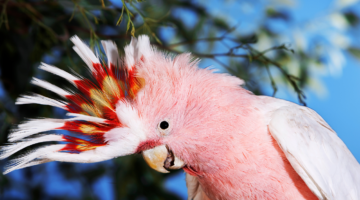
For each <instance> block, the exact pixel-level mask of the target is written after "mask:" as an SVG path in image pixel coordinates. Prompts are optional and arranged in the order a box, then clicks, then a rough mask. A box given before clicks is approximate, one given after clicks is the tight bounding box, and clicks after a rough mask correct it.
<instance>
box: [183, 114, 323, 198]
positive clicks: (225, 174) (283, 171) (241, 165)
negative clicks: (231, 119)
mask: <svg viewBox="0 0 360 200" xmlns="http://www.w3.org/2000/svg"><path fill="white" fill-rule="evenodd" d="M240 117H241V118H242V117H243V116H240ZM263 119H264V116H262V113H261V112H260V111H256V109H255V110H252V112H251V114H250V113H249V114H248V115H247V118H246V119H245V118H242V119H239V120H242V122H243V124H240V125H239V127H240V128H238V129H234V130H233V131H232V132H230V131H229V132H227V133H226V135H224V138H227V141H226V142H225V143H226V145H227V148H226V149H227V152H225V153H223V154H222V155H216V156H214V157H212V160H208V161H207V162H208V163H206V164H209V163H220V162H221V163H226V165H224V164H223V165H222V166H216V167H214V168H215V169H216V170H210V171H206V170H205V171H195V172H196V173H195V174H193V175H195V176H197V177H198V180H199V182H200V184H201V186H202V188H203V190H204V191H205V193H206V194H207V195H208V196H209V197H210V199H298V200H300V199H307V200H309V199H314V200H315V199H317V198H316V196H315V195H314V194H313V193H312V192H311V191H310V190H309V188H308V187H307V186H306V184H305V183H304V181H303V180H302V179H301V177H300V176H299V175H298V174H297V173H296V172H295V170H294V169H293V168H292V166H291V165H290V163H289V161H288V160H287V158H286V157H285V155H284V153H283V152H282V150H281V149H280V148H279V146H278V144H277V142H276V141H275V140H274V138H273V137H272V136H271V134H270V133H269V131H268V127H267V124H266V122H265V121H266V120H263ZM214 142H219V141H214ZM229 147H231V148H229ZM204 169H206V168H204ZM186 171H187V172H189V173H190V174H191V171H189V170H186Z"/></svg>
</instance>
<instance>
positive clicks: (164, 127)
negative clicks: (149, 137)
mask: <svg viewBox="0 0 360 200" xmlns="http://www.w3.org/2000/svg"><path fill="white" fill-rule="evenodd" d="M159 126H160V128H161V129H162V130H166V129H167V128H169V123H168V122H167V121H162V122H160V125H159Z"/></svg>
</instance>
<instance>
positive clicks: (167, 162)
mask: <svg viewBox="0 0 360 200" xmlns="http://www.w3.org/2000/svg"><path fill="white" fill-rule="evenodd" d="M142 155H143V157H144V160H145V161H146V163H147V164H148V165H149V166H150V167H151V168H153V169H154V170H156V171H158V172H162V173H169V171H168V170H174V169H180V168H182V167H184V165H185V163H184V161H182V160H181V159H180V158H178V157H176V156H175V155H174V153H173V152H172V151H171V150H170V149H169V148H168V147H167V146H166V145H161V146H157V147H154V148H152V149H148V150H145V151H143V152H142Z"/></svg>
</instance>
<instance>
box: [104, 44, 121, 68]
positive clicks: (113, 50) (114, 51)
mask: <svg viewBox="0 0 360 200" xmlns="http://www.w3.org/2000/svg"><path fill="white" fill-rule="evenodd" d="M101 44H102V46H103V48H104V51H105V54H106V57H107V60H108V67H110V63H112V64H113V65H115V66H119V64H120V56H119V52H118V48H117V46H116V44H115V42H114V41H111V40H103V41H101Z"/></svg>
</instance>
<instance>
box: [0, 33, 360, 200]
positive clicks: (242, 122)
mask: <svg viewBox="0 0 360 200" xmlns="http://www.w3.org/2000/svg"><path fill="white" fill-rule="evenodd" d="M72 40H73V42H74V44H75V47H74V50H75V51H76V52H77V53H78V54H79V55H80V57H81V58H82V59H83V60H84V61H85V63H86V64H87V65H88V67H89V69H90V70H91V72H92V76H93V80H89V79H84V78H81V77H75V76H73V75H71V74H69V73H67V72H64V71H62V70H60V69H58V68H55V67H52V66H48V65H45V64H44V65H43V66H42V67H41V68H42V69H44V70H46V71H49V72H51V73H54V74H56V75H59V76H61V77H63V78H65V79H67V80H69V81H70V82H71V83H73V84H74V86H75V87H77V89H78V90H79V93H72V92H68V91H65V90H62V89H60V88H57V87H56V86H53V85H51V84H49V83H47V82H41V81H40V80H37V79H35V80H34V81H33V82H34V83H35V84H37V85H39V86H42V87H44V88H46V89H48V90H51V91H53V92H55V93H58V94H59V95H60V96H62V97H63V98H64V99H65V100H66V101H67V102H63V101H55V100H52V99H48V98H45V97H43V96H38V95H33V96H23V97H21V98H20V99H19V100H18V103H19V104H26V103H38V104H45V105H52V106H57V107H60V108H63V109H65V110H67V111H68V112H69V113H72V116H75V118H71V119H66V120H60V119H40V120H39V119H37V120H32V121H29V122H26V123H24V124H21V125H19V128H18V129H16V130H14V132H13V133H12V134H11V135H10V141H12V142H14V141H19V140H20V141H21V142H18V143H14V144H12V145H9V146H6V147H5V148H4V149H3V150H2V155H1V156H0V158H5V157H8V156H10V155H11V154H13V153H15V152H17V151H19V150H21V149H22V148H25V147H27V146H29V145H32V144H35V143H39V142H47V141H60V142H66V144H57V145H50V146H47V147H44V148H40V149H37V150H36V151H34V152H31V153H29V154H26V155H25V156H23V157H21V158H19V159H16V160H15V161H14V162H13V163H12V164H10V166H9V168H8V170H7V171H6V173H8V172H10V171H13V170H16V169H20V168H23V167H28V166H32V165H36V164H40V163H45V162H49V161H66V162H99V161H102V160H108V159H111V158H114V157H117V156H123V155H128V154H133V153H142V154H143V156H144V159H145V161H146V162H147V163H148V164H149V166H150V167H152V168H154V169H156V170H157V171H160V172H168V170H170V169H179V168H183V169H184V171H185V172H186V173H187V178H186V179H187V184H188V193H189V199H194V200H206V199H212V200H218V199H219V200H220V199H259V200H260V199H261V200H266V199H269V200H270V199H284V200H285V199H294V200H302V199H306V200H312V199H324V200H325V199H328V200H333V199H353V200H355V199H360V166H359V164H358V162H357V161H356V159H355V158H354V157H353V155H352V154H351V153H350V151H349V150H348V149H347V148H346V146H345V144H344V143H343V142H342V141H341V140H340V139H339V138H338V136H337V135H336V133H335V132H334V131H333V130H332V129H331V128H330V127H329V125H328V124H326V122H325V121H324V120H323V119H322V118H321V117H320V116H319V115H317V114H316V113H315V112H314V111H312V110H311V109H309V108H306V107H302V106H298V105H296V104H293V103H290V102H287V101H283V100H279V99H275V98H272V97H263V96H256V95H253V94H252V93H251V92H249V91H247V90H245V89H243V88H242V87H241V86H240V85H242V84H243V81H242V80H240V79H238V78H236V77H233V76H229V75H226V74H220V73H213V72H212V71H211V70H209V69H200V68H198V67H197V66H196V64H197V61H191V59H190V55H189V54H181V55H178V56H176V57H175V58H171V57H169V56H165V55H164V54H162V53H160V52H158V51H156V50H155V49H153V48H152V47H151V46H150V43H149V39H148V38H147V37H144V36H143V37H140V38H139V40H135V39H134V40H133V41H132V42H131V43H130V44H129V45H128V46H127V47H125V54H126V56H125V59H124V60H123V61H120V58H119V55H118V52H117V48H116V46H115V44H114V43H112V42H109V41H105V42H103V47H104V51H105V53H106V55H107V61H108V62H107V63H105V62H103V63H102V64H101V62H100V61H99V59H98V58H97V57H96V56H95V54H94V53H93V52H92V51H91V50H90V49H89V48H88V47H87V46H86V45H84V44H83V43H82V42H81V40H80V39H78V38H76V37H74V38H72ZM56 129H63V130H69V131H73V132H75V133H76V134H79V135H80V136H81V137H79V138H77V137H69V136H59V135H45V136H40V137H36V138H28V139H23V138H26V137H29V136H30V137H31V136H32V135H34V134H37V133H39V132H44V131H48V130H56ZM86 137H88V139H86ZM80 138H81V139H80ZM84 138H85V139H84Z"/></svg>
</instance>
